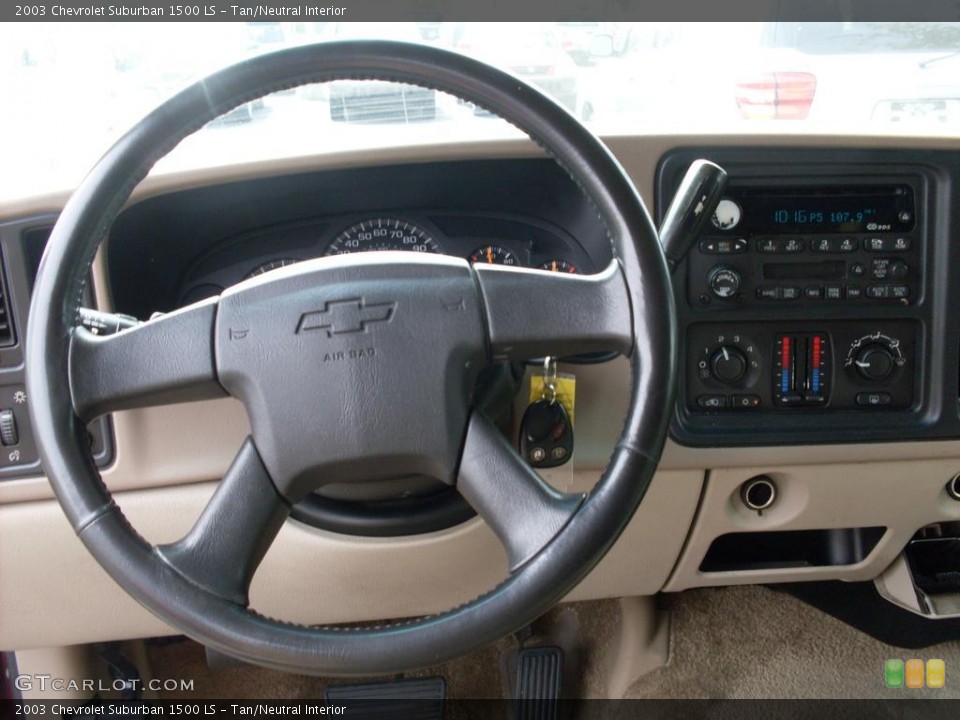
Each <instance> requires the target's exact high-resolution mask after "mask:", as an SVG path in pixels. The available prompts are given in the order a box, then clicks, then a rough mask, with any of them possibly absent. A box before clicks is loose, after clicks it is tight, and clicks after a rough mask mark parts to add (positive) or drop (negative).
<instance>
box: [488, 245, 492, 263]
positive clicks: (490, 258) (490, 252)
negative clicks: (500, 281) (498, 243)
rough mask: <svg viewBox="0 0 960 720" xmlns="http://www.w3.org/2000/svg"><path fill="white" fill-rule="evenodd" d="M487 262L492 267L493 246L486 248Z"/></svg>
mask: <svg viewBox="0 0 960 720" xmlns="http://www.w3.org/2000/svg"><path fill="white" fill-rule="evenodd" d="M487 262H488V263H490V264H491V265H493V245H488V246H487Z"/></svg>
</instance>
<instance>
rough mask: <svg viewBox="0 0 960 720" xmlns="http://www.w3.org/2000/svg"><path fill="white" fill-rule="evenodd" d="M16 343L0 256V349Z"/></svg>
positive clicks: (4, 268) (4, 273) (3, 263)
mask: <svg viewBox="0 0 960 720" xmlns="http://www.w3.org/2000/svg"><path fill="white" fill-rule="evenodd" d="M16 342H17V336H16V333H14V331H13V311H12V308H11V306H10V286H9V284H8V283H7V268H6V263H5V262H4V260H3V255H0V347H10V346H11V345H15V344H16Z"/></svg>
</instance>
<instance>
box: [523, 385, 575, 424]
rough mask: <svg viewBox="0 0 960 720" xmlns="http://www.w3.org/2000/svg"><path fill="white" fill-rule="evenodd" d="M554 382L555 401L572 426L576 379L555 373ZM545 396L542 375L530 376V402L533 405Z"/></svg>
mask: <svg viewBox="0 0 960 720" xmlns="http://www.w3.org/2000/svg"><path fill="white" fill-rule="evenodd" d="M554 382H555V383H556V387H557V400H558V401H559V402H560V403H561V404H562V405H563V409H564V410H566V411H567V415H569V416H570V424H571V425H572V424H573V423H574V417H573V407H574V405H575V401H576V396H577V378H576V376H574V375H571V374H570V373H557V376H556V380H555V381H554ZM546 394H547V393H546V390H545V389H544V375H543V373H540V374H539V375H532V376H530V402H531V403H535V402H537V401H538V400H543V398H544V396H545V395H546Z"/></svg>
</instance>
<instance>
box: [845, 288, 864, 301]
mask: <svg viewBox="0 0 960 720" xmlns="http://www.w3.org/2000/svg"><path fill="white" fill-rule="evenodd" d="M862 297H863V288H861V287H860V286H859V285H847V300H860V299H861V298H862Z"/></svg>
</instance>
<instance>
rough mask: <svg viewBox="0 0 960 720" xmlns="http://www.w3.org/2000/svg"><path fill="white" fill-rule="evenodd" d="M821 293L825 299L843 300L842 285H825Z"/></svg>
mask: <svg viewBox="0 0 960 720" xmlns="http://www.w3.org/2000/svg"><path fill="white" fill-rule="evenodd" d="M823 294H824V297H826V298H827V300H843V286H842V285H827V286H826V287H824V289H823Z"/></svg>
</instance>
